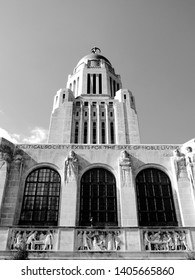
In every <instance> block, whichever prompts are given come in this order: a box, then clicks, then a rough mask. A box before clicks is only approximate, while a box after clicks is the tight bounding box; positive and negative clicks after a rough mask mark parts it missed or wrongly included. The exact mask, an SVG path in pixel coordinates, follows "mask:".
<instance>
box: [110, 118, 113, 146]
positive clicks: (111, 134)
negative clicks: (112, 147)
mask: <svg viewBox="0 0 195 280" xmlns="http://www.w3.org/2000/svg"><path fill="white" fill-rule="evenodd" d="M110 140H111V144H114V124H113V122H111V123H110Z"/></svg>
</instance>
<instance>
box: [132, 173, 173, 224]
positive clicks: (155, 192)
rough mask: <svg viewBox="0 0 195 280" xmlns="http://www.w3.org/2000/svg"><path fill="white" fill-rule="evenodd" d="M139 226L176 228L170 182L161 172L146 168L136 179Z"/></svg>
mask: <svg viewBox="0 0 195 280" xmlns="http://www.w3.org/2000/svg"><path fill="white" fill-rule="evenodd" d="M136 192H137V205H138V218H139V225H140V226H177V224H178V223H177V218H176V212H175V206H174V200H173V193H172V187H171V181H170V179H169V177H168V176H167V175H166V173H164V172H163V171H162V170H159V169H156V168H147V169H144V170H142V171H140V172H139V173H138V175H137V177H136Z"/></svg>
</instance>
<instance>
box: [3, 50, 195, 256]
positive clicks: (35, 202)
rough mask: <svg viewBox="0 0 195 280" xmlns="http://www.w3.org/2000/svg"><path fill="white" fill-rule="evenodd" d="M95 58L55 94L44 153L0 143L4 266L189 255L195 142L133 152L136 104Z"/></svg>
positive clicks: (193, 238)
mask: <svg viewBox="0 0 195 280" xmlns="http://www.w3.org/2000/svg"><path fill="white" fill-rule="evenodd" d="M95 51H97V48H96V50H94V49H93V53H92V54H90V55H88V56H86V57H84V58H83V59H81V61H80V62H79V63H78V65H77V66H76V68H75V69H74V71H73V74H72V75H70V76H69V78H68V82H67V89H64V90H59V91H58V92H57V94H56V96H55V98H54V105H53V110H52V115H51V122H50V131H49V138H48V143H47V144H33V145H29V144H16V145H14V144H13V143H10V142H9V141H7V140H6V139H3V138H0V240H1V242H0V250H1V254H0V255H1V258H3V256H5V255H7V254H8V252H11V251H15V250H17V249H18V248H20V247H21V246H25V247H26V248H27V250H29V251H30V252H31V253H32V252H34V253H36V252H38V253H39V254H37V255H36V254H35V255H33V258H38V257H39V256H40V254H42V255H41V256H42V257H44V258H49V256H50V258H58V257H59V258H85V257H86V258H89V257H90V256H91V257H92V255H91V254H93V257H94V256H95V257H96V258H99V257H100V255H98V254H97V253H98V252H100V251H101V253H104V254H105V258H108V256H109V257H110V258H121V257H123V258H132V256H134V257H135V258H136V256H137V258H141V256H142V258H144V256H146V254H147V258H150V256H151V258H154V255H153V254H154V253H155V252H156V251H158V253H160V254H161V258H164V257H165V258H169V257H170V258H174V256H175V258H178V256H179V258H184V253H186V252H188V251H193V250H195V193H194V192H195V191H194V188H195V186H194V152H195V141H194V140H191V141H189V142H187V143H185V144H183V145H181V144H179V145H178V144H173V145H143V144H140V139H139V127H138V119H137V112H136V108H135V100H134V97H133V95H132V93H131V92H130V91H128V90H126V89H122V83H121V79H120V76H119V75H116V74H115V71H114V68H113V67H112V65H111V63H110V62H109V61H108V60H107V59H106V58H105V57H103V56H102V55H101V54H100V53H99V52H98V53H96V52H95ZM100 74H101V76H100ZM114 88H115V91H114ZM94 123H95V125H94ZM102 124H103V125H102ZM112 126H113V128H112ZM75 134H76V137H75ZM94 142H95V143H94ZM44 252H48V253H51V255H48V254H47V255H43V254H44ZM60 252H61V253H60ZM108 252H110V253H111V254H110V255H108ZM62 253H63V254H64V255H63V256H62ZM165 253H166V256H165ZM179 253H181V254H182V253H183V255H178V254H179ZM60 254H61V255H60ZM150 254H151V255H150ZM174 254H175V255H174ZM102 256H103V255H102V254H101V257H100V258H102ZM158 256H159V255H158ZM163 256H164V257H163Z"/></svg>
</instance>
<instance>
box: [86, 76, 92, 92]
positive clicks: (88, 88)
mask: <svg viewBox="0 0 195 280" xmlns="http://www.w3.org/2000/svg"><path fill="white" fill-rule="evenodd" d="M90 88H91V81H90V74H87V94H89V93H90Z"/></svg>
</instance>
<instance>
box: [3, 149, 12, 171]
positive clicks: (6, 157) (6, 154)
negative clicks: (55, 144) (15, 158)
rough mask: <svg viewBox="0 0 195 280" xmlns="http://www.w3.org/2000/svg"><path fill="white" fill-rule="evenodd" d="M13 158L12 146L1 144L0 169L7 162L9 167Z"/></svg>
mask: <svg viewBox="0 0 195 280" xmlns="http://www.w3.org/2000/svg"><path fill="white" fill-rule="evenodd" d="M11 160H12V151H11V149H10V147H8V146H6V145H0V170H1V168H2V167H3V165H4V164H5V163H7V167H9V164H10V162H11Z"/></svg>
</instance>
